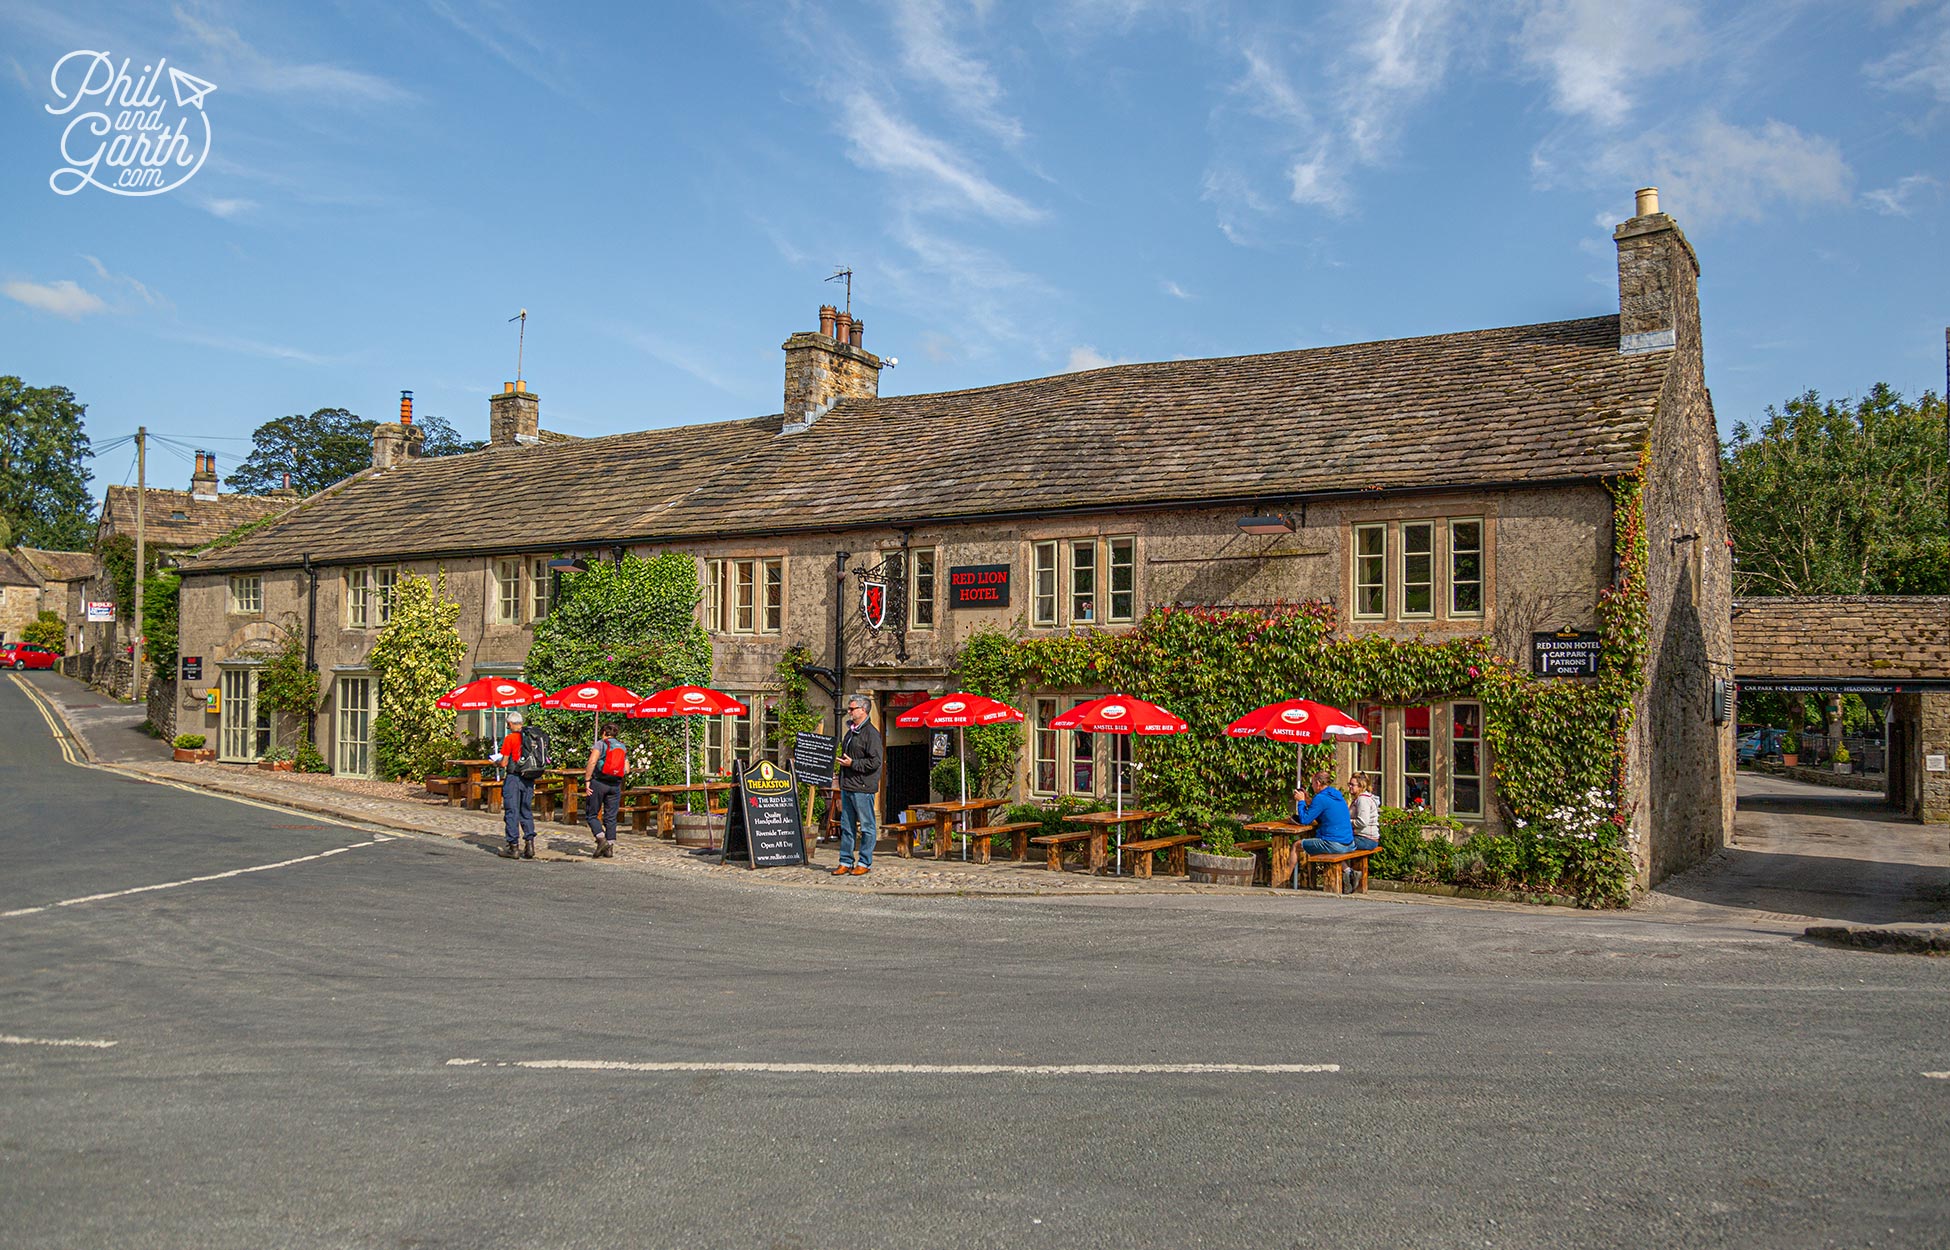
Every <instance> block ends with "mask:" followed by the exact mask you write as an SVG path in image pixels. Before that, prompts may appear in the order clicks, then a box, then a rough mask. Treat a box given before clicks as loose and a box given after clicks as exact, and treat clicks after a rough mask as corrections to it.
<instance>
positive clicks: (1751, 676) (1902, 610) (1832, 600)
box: [1733, 595, 1950, 824]
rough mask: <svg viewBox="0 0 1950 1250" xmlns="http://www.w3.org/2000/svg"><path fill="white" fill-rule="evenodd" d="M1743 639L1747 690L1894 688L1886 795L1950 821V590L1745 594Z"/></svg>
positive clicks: (1736, 633)
mask: <svg viewBox="0 0 1950 1250" xmlns="http://www.w3.org/2000/svg"><path fill="white" fill-rule="evenodd" d="M1733 648H1734V657H1735V663H1736V666H1737V673H1738V677H1739V681H1740V688H1741V689H1742V690H1771V691H1777V692H1780V693H1783V694H1802V695H1817V696H1821V695H1832V694H1847V693H1854V694H1881V695H1888V696H1889V704H1888V709H1887V712H1886V713H1885V721H1884V738H1883V746H1884V758H1885V759H1886V761H1887V763H1886V766H1885V770H1884V773H1883V795H1884V797H1885V798H1887V799H1888V800H1889V802H1890V803H1891V804H1892V805H1893V806H1895V807H1897V808H1900V809H1901V810H1902V811H1904V812H1905V813H1907V814H1908V815H1909V817H1910V818H1911V819H1913V820H1921V821H1925V822H1928V823H1931V824H1945V823H1950V763H1947V762H1946V761H1947V760H1950V596H1940V595H1935V596H1933V595H1908V596H1885V595H1818V596H1787V595H1783V596H1779V597H1775V598H1753V599H1739V600H1736V601H1735V602H1734V606H1733ZM1840 735H1841V726H1840V724H1839V723H1836V724H1834V725H1833V726H1832V733H1831V736H1832V737H1833V738H1834V739H1835V740H1836V741H1840Z"/></svg>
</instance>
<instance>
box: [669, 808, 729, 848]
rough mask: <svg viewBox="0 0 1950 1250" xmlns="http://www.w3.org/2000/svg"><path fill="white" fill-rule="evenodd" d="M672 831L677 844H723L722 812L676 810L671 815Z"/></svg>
mask: <svg viewBox="0 0 1950 1250" xmlns="http://www.w3.org/2000/svg"><path fill="white" fill-rule="evenodd" d="M671 823H672V825H673V826H674V828H673V832H674V833H675V835H676V838H677V845H679V846H722V845H723V844H724V813H723V812H712V813H711V814H710V815H709V816H706V815H705V814H704V813H703V812H678V813H677V814H676V815H675V816H673V817H671Z"/></svg>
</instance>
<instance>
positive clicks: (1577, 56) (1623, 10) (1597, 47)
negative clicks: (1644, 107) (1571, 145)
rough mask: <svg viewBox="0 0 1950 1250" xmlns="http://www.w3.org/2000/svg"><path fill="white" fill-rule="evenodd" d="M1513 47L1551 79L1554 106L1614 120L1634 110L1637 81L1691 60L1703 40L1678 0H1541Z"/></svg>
mask: <svg viewBox="0 0 1950 1250" xmlns="http://www.w3.org/2000/svg"><path fill="white" fill-rule="evenodd" d="M1517 47H1518V50H1519V52H1520V53H1521V54H1522V56H1523V59H1524V61H1525V63H1526V64H1528V65H1530V66H1531V67H1532V68H1533V69H1535V70H1537V71H1539V72H1540V73H1542V74H1543V76H1544V77H1545V78H1546V79H1547V80H1548V81H1549V83H1550V89H1551V103H1552V106H1553V107H1555V108H1556V109H1557V110H1558V111H1559V112H1562V113H1567V114H1569V115H1571V116H1573V117H1579V118H1584V119H1588V120H1590V121H1594V122H1597V123H1599V124H1601V125H1605V126H1616V125H1618V124H1620V123H1621V122H1623V121H1624V120H1625V119H1626V117H1627V116H1628V115H1629V114H1630V113H1631V111H1632V107H1633V104H1634V100H1633V94H1632V92H1633V88H1634V86H1635V85H1637V84H1639V83H1640V82H1642V81H1643V80H1644V79H1646V78H1648V77H1650V76H1652V75H1655V74H1658V73H1662V72H1664V71H1666V70H1669V69H1671V68H1673V67H1675V66H1679V65H1684V64H1688V63H1690V62H1692V61H1694V60H1696V59H1697V58H1699V57H1700V56H1701V55H1702V54H1703V53H1704V52H1705V51H1706V49H1707V41H1706V39H1705V37H1704V36H1703V34H1702V32H1701V30H1700V26H1699V19H1698V16H1697V14H1696V13H1695V12H1694V11H1693V9H1692V7H1691V6H1690V5H1689V4H1686V3H1682V2H1681V0H1641V2H1640V3H1637V4H1633V5H1629V6H1628V5H1622V4H1619V3H1617V2H1616V0H1542V2H1541V3H1539V4H1538V5H1537V6H1536V8H1535V9H1534V10H1532V11H1531V13H1530V14H1529V16H1528V17H1526V18H1525V19H1524V22H1523V26H1522V29H1521V30H1519V32H1518V34H1517Z"/></svg>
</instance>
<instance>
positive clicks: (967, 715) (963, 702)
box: [894, 690, 1022, 859]
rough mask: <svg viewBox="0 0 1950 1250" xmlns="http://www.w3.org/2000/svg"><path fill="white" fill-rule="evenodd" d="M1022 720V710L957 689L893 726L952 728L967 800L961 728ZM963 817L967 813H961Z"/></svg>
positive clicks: (912, 710) (904, 714)
mask: <svg viewBox="0 0 1950 1250" xmlns="http://www.w3.org/2000/svg"><path fill="white" fill-rule="evenodd" d="M1021 719H1022V713H1021V712H1020V711H1019V710H1017V709H1016V708H1012V707H1010V706H1009V705H1008V704H1006V703H1002V702H999V701H997V700H995V699H991V698H989V697H988V696H987V695H980V694H969V693H968V692H967V691H965V690H957V691H955V692H954V693H953V694H944V695H942V696H941V697H940V698H938V699H929V700H928V701H927V702H926V703H921V704H917V705H916V706H914V707H911V708H909V709H907V710H906V711H905V712H902V713H901V714H900V715H899V716H896V717H895V718H894V723H895V724H896V725H901V726H905V727H907V728H910V729H911V728H913V727H914V726H916V725H926V726H927V727H928V728H930V729H952V730H954V731H955V755H956V757H957V758H959V759H960V760H961V801H962V802H964V803H966V802H968V754H967V752H966V751H965V750H964V749H963V740H962V732H961V731H962V730H964V729H966V728H968V727H969V726H970V725H1000V724H1006V723H1009V722H1013V721H1019V720H1021ZM963 819H967V814H966V813H963ZM961 854H962V858H963V859H967V858H968V844H967V843H966V842H964V843H962V847H961Z"/></svg>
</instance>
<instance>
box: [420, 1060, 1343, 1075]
mask: <svg viewBox="0 0 1950 1250" xmlns="http://www.w3.org/2000/svg"><path fill="white" fill-rule="evenodd" d="M447 1066H448V1067H450V1068H540V1069H544V1070H551V1071H567V1072H783V1073H802V1072H803V1073H813V1074H817V1075H822V1076H994V1075H1002V1076H1143V1075H1148V1074H1151V1073H1167V1074H1169V1073H1185V1074H1192V1075H1203V1074H1208V1073H1216V1074H1233V1073H1292V1072H1339V1071H1340V1070H1341V1065H1340V1064H1338V1063H706V1062H701V1061H678V1062H672V1063H631V1062H628V1061H626V1060H622V1059H509V1060H494V1059H449V1060H448V1061H447Z"/></svg>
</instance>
